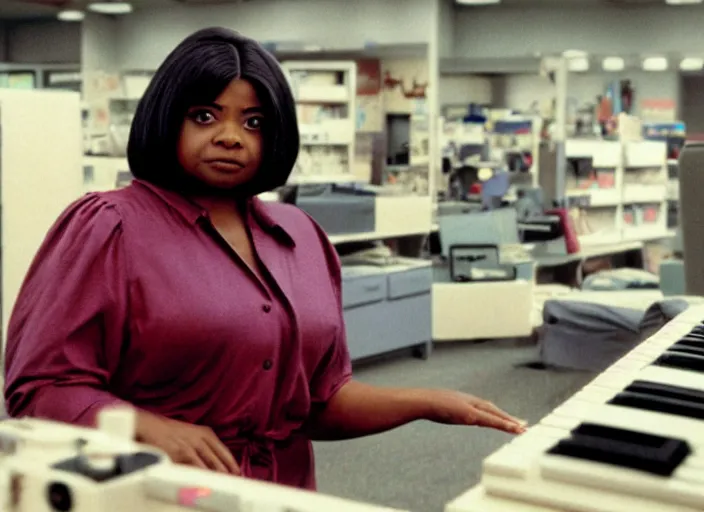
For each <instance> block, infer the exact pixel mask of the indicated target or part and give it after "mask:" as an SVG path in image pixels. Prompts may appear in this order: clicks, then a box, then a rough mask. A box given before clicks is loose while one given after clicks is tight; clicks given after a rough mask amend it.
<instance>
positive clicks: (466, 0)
mask: <svg viewBox="0 0 704 512" xmlns="http://www.w3.org/2000/svg"><path fill="white" fill-rule="evenodd" d="M457 3H458V4H460V5H496V4H500V3H501V0H457Z"/></svg>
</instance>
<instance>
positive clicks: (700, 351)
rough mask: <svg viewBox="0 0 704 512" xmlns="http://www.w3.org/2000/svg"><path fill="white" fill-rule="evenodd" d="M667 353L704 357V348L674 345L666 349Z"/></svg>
mask: <svg viewBox="0 0 704 512" xmlns="http://www.w3.org/2000/svg"><path fill="white" fill-rule="evenodd" d="M667 351H668V352H672V353H677V354H691V355H693V356H702V357H704V347H692V346H688V345H679V344H677V343H675V344H674V345H672V346H671V347H670V348H668V349H667Z"/></svg>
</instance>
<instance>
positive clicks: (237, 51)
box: [127, 28, 299, 196]
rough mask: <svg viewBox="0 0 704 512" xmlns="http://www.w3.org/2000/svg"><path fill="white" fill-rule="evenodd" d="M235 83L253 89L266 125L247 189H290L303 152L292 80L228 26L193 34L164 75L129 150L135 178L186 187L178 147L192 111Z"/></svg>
mask: <svg viewBox="0 0 704 512" xmlns="http://www.w3.org/2000/svg"><path fill="white" fill-rule="evenodd" d="M234 79H243V80H247V81H248V82H250V83H251V84H252V86H253V87H254V88H255V90H256V91H257V94H258V96H259V100H260V101H261V103H262V106H263V108H264V119H265V121H264V125H263V137H264V148H263V158H262V165H261V167H260V169H259V171H258V173H257V175H256V176H255V177H254V178H253V179H252V181H251V182H250V183H247V184H245V185H243V186H242V187H245V188H246V193H247V195H250V196H251V195H255V194H259V193H261V192H266V191H269V190H273V189H275V188H277V187H279V186H282V185H284V184H285V183H286V180H287V179H288V177H289V175H290V174H291V171H292V170H293V166H294V164H295V162H296V158H297V156H298V149H299V134H298V123H297V120H296V105H295V101H294V99H293V95H292V93H291V89H290V87H289V85H288V81H287V80H286V76H285V75H284V73H283V71H282V70H281V67H280V66H279V64H278V62H277V61H276V60H275V59H274V57H273V56H272V55H271V54H269V52H267V51H266V50H265V49H264V48H262V47H261V46H260V45H259V44H258V43H257V42H256V41H253V40H252V39H249V38H247V37H244V36H241V35H239V34H237V33H236V32H232V31H230V30H227V29H224V28H208V29H204V30H200V31H198V32H196V33H194V34H192V35H191V36H189V37H188V38H186V39H185V40H184V41H183V42H182V43H181V44H179V45H178V46H177V47H176V48H175V49H174V50H173V51H172V52H171V54H170V55H169V56H168V57H167V58H166V60H165V61H164V63H163V64H162V65H161V67H160V68H159V69H158V70H157V72H156V74H155V75H154V78H153V79H152V81H151V83H150V84H149V87H148V88H147V91H146V92H145V94H144V96H143V97H142V99H141V101H140V102H139V105H138V106H137V110H136V112H135V116H134V119H133V121H132V128H131V131H130V137H129V142H128V146H127V158H128V160H129V164H130V169H131V171H132V174H133V175H134V176H135V177H136V178H138V179H142V180H145V181H149V182H152V183H154V184H156V185H159V186H162V187H164V188H175V187H178V186H179V183H185V182H187V179H186V177H185V176H184V174H185V172H184V171H183V170H182V169H181V168H180V165H179V163H178V157H177V144H178V139H179V135H180V132H181V127H182V125H183V121H184V118H185V117H186V114H187V112H188V109H190V108H192V107H194V106H197V105H206V104H210V103H212V102H213V101H214V100H215V98H217V97H218V96H219V95H220V93H222V91H223V90H224V89H225V88H226V87H227V86H228V85H229V84H230V82H232V80H234ZM240 188H241V187H240Z"/></svg>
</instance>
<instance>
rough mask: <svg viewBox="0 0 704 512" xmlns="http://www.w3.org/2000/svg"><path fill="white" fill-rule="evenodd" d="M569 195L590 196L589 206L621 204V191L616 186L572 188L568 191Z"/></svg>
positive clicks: (567, 194)
mask: <svg viewBox="0 0 704 512" xmlns="http://www.w3.org/2000/svg"><path fill="white" fill-rule="evenodd" d="M566 196H567V197H585V196H588V197H589V207H594V208H598V207H608V206H618V205H619V204H621V192H620V191H619V190H618V189H616V188H606V189H584V190H582V189H572V190H568V191H567V193H566Z"/></svg>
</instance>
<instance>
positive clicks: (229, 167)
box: [207, 159, 244, 172]
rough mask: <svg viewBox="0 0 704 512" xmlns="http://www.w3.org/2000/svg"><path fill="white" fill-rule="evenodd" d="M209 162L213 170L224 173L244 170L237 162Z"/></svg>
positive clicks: (225, 160)
mask: <svg viewBox="0 0 704 512" xmlns="http://www.w3.org/2000/svg"><path fill="white" fill-rule="evenodd" d="M207 162H208V165H209V166H210V167H212V168H213V169H215V170H218V171H224V172H234V171H241V170H242V169H243V168H244V165H242V164H241V163H240V162H238V161H237V160H227V159H213V160H208V161H207Z"/></svg>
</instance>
